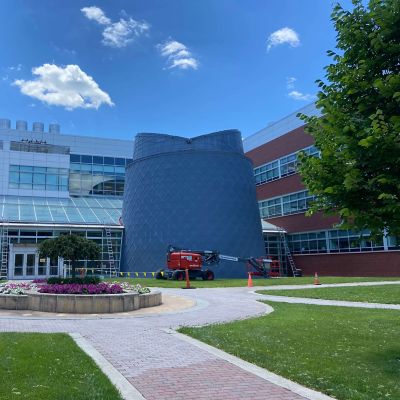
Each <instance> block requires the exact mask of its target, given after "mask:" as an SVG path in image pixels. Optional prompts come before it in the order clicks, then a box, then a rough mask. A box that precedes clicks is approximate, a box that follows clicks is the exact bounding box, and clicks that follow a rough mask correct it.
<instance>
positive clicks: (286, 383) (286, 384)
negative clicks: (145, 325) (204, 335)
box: [163, 329, 336, 400]
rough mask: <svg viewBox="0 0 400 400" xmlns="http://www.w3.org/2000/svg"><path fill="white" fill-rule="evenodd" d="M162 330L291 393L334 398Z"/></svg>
mask: <svg viewBox="0 0 400 400" xmlns="http://www.w3.org/2000/svg"><path fill="white" fill-rule="evenodd" d="M163 331H164V332H166V333H168V334H170V335H174V336H176V337H177V338H179V339H181V340H184V341H185V342H188V343H190V344H192V345H194V346H196V347H198V348H200V349H202V350H205V351H207V352H208V353H211V354H212V355H214V356H217V357H218V358H221V359H222V360H225V361H227V362H229V363H231V364H233V365H235V366H237V367H239V368H241V369H242V370H244V371H247V372H250V373H251V374H253V375H256V376H258V377H259V378H261V379H264V380H266V381H268V382H271V383H273V384H274V385H277V386H280V387H282V388H285V389H288V390H290V391H291V392H293V393H296V394H298V395H300V396H303V397H304V398H306V399H309V400H336V399H334V398H333V397H330V396H327V395H326V394H323V393H321V392H317V391H316V390H312V389H309V388H307V387H305V386H302V385H300V384H298V383H296V382H293V381H291V380H289V379H286V378H283V377H282V376H280V375H277V374H274V373H273V372H270V371H268V370H266V369H264V368H261V367H258V366H257V365H254V364H251V363H249V362H247V361H244V360H242V359H241V358H239V357H236V356H233V355H231V354H228V353H226V352H225V351H222V350H219V349H217V348H215V347H213V346H210V345H208V344H206V343H203V342H201V341H199V340H197V339H194V338H192V337H190V336H187V335H184V334H182V333H179V332H176V331H175V330H173V329H163Z"/></svg>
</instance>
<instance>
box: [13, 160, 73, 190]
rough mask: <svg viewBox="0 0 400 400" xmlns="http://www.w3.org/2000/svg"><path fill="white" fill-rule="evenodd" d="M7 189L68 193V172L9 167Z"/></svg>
mask: <svg viewBox="0 0 400 400" xmlns="http://www.w3.org/2000/svg"><path fill="white" fill-rule="evenodd" d="M8 187H9V188H10V189H31V190H32V189H33V190H52V191H68V170H67V169H65V168H51V167H36V166H29V165H10V170H9V179H8Z"/></svg>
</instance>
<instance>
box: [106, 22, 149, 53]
mask: <svg viewBox="0 0 400 400" xmlns="http://www.w3.org/2000/svg"><path fill="white" fill-rule="evenodd" d="M149 28H150V25H149V24H148V23H147V22H138V21H135V20H134V19H132V18H129V19H123V18H121V19H120V20H119V21H118V22H115V23H113V24H111V25H109V26H107V28H105V29H104V31H103V44H104V45H106V46H110V47H125V46H127V45H128V44H129V43H130V42H132V41H133V40H134V38H135V37H139V36H141V35H142V34H144V33H146V31H148V30H149Z"/></svg>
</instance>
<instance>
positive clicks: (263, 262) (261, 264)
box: [167, 245, 273, 278]
mask: <svg viewBox="0 0 400 400" xmlns="http://www.w3.org/2000/svg"><path fill="white" fill-rule="evenodd" d="M177 253H179V254H180V255H185V254H192V255H193V254H195V255H198V256H200V257H201V261H202V264H203V265H217V264H219V262H220V261H221V260H226V261H232V262H241V263H245V264H247V268H248V270H250V271H249V273H251V274H252V275H259V276H264V277H265V278H269V277H270V267H271V263H272V262H273V261H272V260H271V259H269V258H261V259H256V258H254V257H249V258H245V257H235V256H228V255H225V254H220V252H219V251H217V250H190V249H182V248H180V247H177V246H172V245H170V246H168V253H167V263H168V268H171V266H170V264H169V261H170V260H171V255H172V254H177ZM190 267H191V266H190V265H189V266H188V269H189V271H190V269H191V268H190ZM200 268H201V267H200ZM193 269H195V268H193ZM196 269H197V268H196Z"/></svg>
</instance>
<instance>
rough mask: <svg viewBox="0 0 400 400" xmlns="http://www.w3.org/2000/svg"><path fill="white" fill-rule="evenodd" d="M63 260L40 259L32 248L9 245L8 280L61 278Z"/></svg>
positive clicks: (34, 248) (35, 249)
mask: <svg viewBox="0 0 400 400" xmlns="http://www.w3.org/2000/svg"><path fill="white" fill-rule="evenodd" d="M62 262H63V260H62V259H60V258H54V259H50V258H49V257H43V258H40V257H39V254H38V252H37V248H36V247H34V246H26V245H23V246H21V245H15V244H10V251H9V264H8V271H9V278H10V279H37V278H39V279H40V278H48V277H50V276H61V275H62V273H63V268H62Z"/></svg>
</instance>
